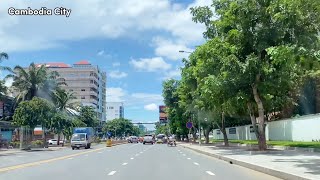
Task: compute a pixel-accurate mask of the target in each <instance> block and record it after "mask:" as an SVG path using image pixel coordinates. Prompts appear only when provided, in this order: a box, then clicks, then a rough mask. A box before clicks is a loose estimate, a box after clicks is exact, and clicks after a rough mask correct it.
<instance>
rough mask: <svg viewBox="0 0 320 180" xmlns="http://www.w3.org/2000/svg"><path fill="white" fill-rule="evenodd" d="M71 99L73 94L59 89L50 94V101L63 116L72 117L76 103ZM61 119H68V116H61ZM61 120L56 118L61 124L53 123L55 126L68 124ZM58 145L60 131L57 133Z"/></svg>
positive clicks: (73, 97) (65, 120)
mask: <svg viewBox="0 0 320 180" xmlns="http://www.w3.org/2000/svg"><path fill="white" fill-rule="evenodd" d="M73 99H75V96H74V93H73V92H68V91H66V90H64V89H61V88H57V89H56V90H55V91H53V93H52V100H53V102H54V104H55V105H56V108H57V109H58V111H60V112H61V113H63V114H68V115H74V112H75V110H74V108H75V106H76V105H77V104H78V103H77V102H72V100H73ZM63 117H64V118H68V116H63ZM63 117H62V118H63ZM62 118H57V119H56V120H58V121H61V122H55V124H61V123H62V124H66V123H68V122H67V121H68V120H67V119H62ZM69 124H70V123H69ZM59 127H61V126H59ZM60 130H62V129H60ZM59 144H60V131H59V133H58V142H57V145H59Z"/></svg>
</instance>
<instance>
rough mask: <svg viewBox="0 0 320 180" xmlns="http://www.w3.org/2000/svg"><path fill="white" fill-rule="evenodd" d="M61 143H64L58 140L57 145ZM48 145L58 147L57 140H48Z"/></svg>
mask: <svg viewBox="0 0 320 180" xmlns="http://www.w3.org/2000/svg"><path fill="white" fill-rule="evenodd" d="M63 143H64V142H63V140H60V143H59V144H63ZM48 144H49V145H58V140H57V139H49V140H48Z"/></svg>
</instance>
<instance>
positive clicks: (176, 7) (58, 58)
mask: <svg viewBox="0 0 320 180" xmlns="http://www.w3.org/2000/svg"><path fill="white" fill-rule="evenodd" d="M209 3H210V1H209V0H121V1H119V0H90V1H86V0H78V1H77V3H74V1H67V0H64V1H63V0H59V1H54V0H52V1H36V0H33V1H21V0H1V2H0V51H3V52H7V53H8V54H9V56H10V59H9V60H7V61H4V62H3V63H2V65H6V66H11V67H14V65H17V64H19V65H21V66H27V65H29V64H30V63H31V62H37V63H38V62H65V63H67V64H72V63H74V62H77V61H79V60H88V61H90V62H91V63H92V64H96V65H99V66H100V68H101V69H102V70H104V71H106V72H107V101H124V103H125V117H126V118H128V119H132V120H133V121H141V122H154V121H157V120H158V116H159V114H158V107H157V106H158V105H162V104H163V98H162V96H161V93H162V81H163V80H165V79H168V78H176V79H179V77H180V71H179V68H180V67H181V65H182V63H181V59H182V58H184V57H187V54H183V53H179V52H178V51H179V50H187V51H192V50H193V49H194V47H195V46H196V45H199V44H201V43H202V42H203V41H204V40H203V38H202V32H203V31H204V27H203V26H202V25H199V24H195V23H194V22H192V20H191V15H190V11H189V8H190V7H192V6H200V5H208V4H209ZM9 7H14V8H16V9H23V8H28V7H31V8H32V9H37V8H40V7H46V8H48V9H54V8H55V7H65V8H68V9H71V10H72V12H71V15H70V17H68V18H67V17H65V16H55V15H52V16H18V15H16V16H10V15H8V13H7V12H8V8H9ZM7 84H8V85H10V83H9V82H8V83H7ZM149 128H152V127H151V126H149Z"/></svg>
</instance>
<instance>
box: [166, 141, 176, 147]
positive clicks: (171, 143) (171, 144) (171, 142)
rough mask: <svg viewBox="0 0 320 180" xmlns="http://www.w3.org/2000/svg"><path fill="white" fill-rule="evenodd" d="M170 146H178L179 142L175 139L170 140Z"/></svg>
mask: <svg viewBox="0 0 320 180" xmlns="http://www.w3.org/2000/svg"><path fill="white" fill-rule="evenodd" d="M167 145H168V146H173V145H174V146H177V144H176V141H175V140H173V141H168V144H167Z"/></svg>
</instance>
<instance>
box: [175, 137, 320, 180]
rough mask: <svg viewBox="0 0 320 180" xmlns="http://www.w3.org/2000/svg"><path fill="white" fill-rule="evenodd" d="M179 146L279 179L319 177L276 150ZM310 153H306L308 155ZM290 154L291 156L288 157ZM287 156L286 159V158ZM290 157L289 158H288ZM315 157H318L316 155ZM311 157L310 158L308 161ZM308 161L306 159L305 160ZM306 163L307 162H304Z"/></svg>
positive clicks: (319, 176)
mask: <svg viewBox="0 0 320 180" xmlns="http://www.w3.org/2000/svg"><path fill="white" fill-rule="evenodd" d="M178 145H179V146H181V147H184V148H188V149H190V150H193V151H196V152H198V153H201V154H205V155H208V156H211V157H214V158H217V159H220V160H223V161H227V162H229V163H230V164H236V165H239V166H242V167H246V168H249V169H252V170H255V171H259V172H262V173H265V174H269V175H272V176H275V177H278V178H281V179H288V180H289V179H290V180H296V179H297V180H306V179H320V175H319V174H318V173H317V174H316V173H312V172H307V171H306V167H307V166H302V165H300V164H299V163H301V164H302V162H299V161H298V159H292V158H295V157H292V156H293V154H289V153H288V154H285V151H282V152H281V153H282V154H284V156H283V158H282V157H281V153H279V152H280V151H279V152H278V151H272V152H251V151H248V150H243V149H230V148H227V149H224V148H221V149H220V148H218V147H215V146H199V145H195V144H190V143H181V142H180V143H178ZM309 155H310V154H308V156H309ZM289 156H291V157H289ZM297 156H299V157H297V158H302V159H303V157H304V154H297ZM300 156H301V157H300ZM286 158H288V159H286ZM290 158H291V159H290ZM317 158H319V160H320V157H319V156H317ZM311 160H312V158H310V161H311ZM306 161H308V160H306ZM304 163H308V162H304ZM309 165H310V163H309Z"/></svg>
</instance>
